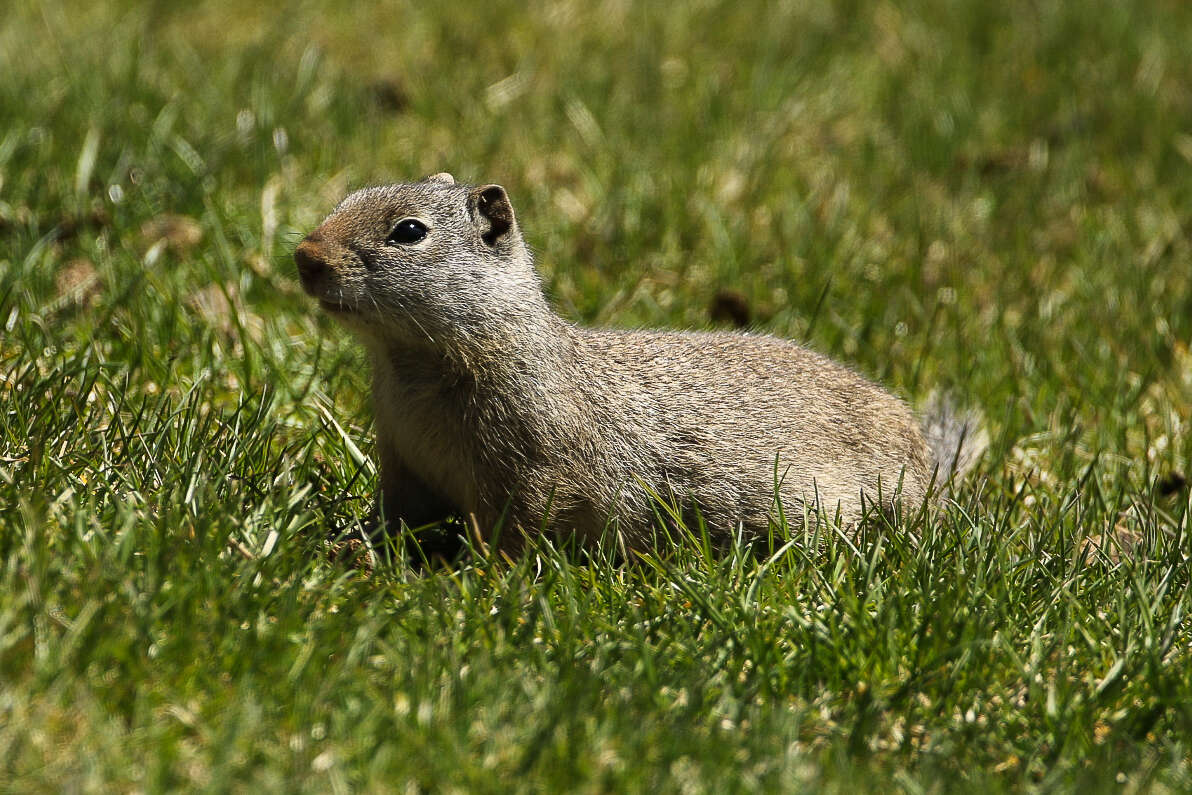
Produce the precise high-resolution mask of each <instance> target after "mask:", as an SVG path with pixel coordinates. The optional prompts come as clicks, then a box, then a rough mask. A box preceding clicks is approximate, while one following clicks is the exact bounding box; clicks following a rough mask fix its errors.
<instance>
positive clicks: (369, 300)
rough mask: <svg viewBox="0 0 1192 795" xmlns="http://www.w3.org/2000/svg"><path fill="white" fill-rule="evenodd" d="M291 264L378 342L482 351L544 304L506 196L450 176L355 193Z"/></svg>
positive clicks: (321, 297)
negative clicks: (489, 338)
mask: <svg viewBox="0 0 1192 795" xmlns="http://www.w3.org/2000/svg"><path fill="white" fill-rule="evenodd" d="M294 261H295V263H296V264H297V266H298V275H299V277H300V278H301V280H302V286H303V288H304V289H305V290H306V292H307V293H308V294H310V295H311V296H312V297H314V298H317V299H318V301H319V305H320V306H321V307H322V308H323V309H324V311H326V312H328V313H330V314H331V315H332V316H333V317H335V318H336V320H338V321H340V322H341V323H343V324H344V325H345V326H347V327H348V328H350V329H351V330H352V331H354V332H356V333H357V334H359V335H360V336H361V337H362V338H364V341H365V342H376V343H379V344H381V345H387V344H398V345H403V346H407V347H411V346H432V347H439V348H444V349H448V350H449V349H451V348H453V347H454V348H458V347H460V346H465V347H475V346H476V345H479V346H481V347H483V345H484V343H485V338H486V337H487V336H491V335H494V334H498V335H499V334H502V333H504V332H506V331H507V330H508V329H509V328H515V327H516V326H517V325H518V323H519V322H521V323H523V324H524V321H525V316H526V313H530V312H539V311H542V310H544V309H545V307H546V304H545V299H544V298H543V296H542V289H541V286H540V285H539V282H538V277H537V275H536V274H535V272H534V267H533V263H532V260H531V257H530V253H529V249H528V248H527V247H526V244H525V241H524V240H523V238H522V235H521V231H520V230H519V229H518V225H517V220H516V219H515V217H514V214H513V205H512V204H511V203H510V201H509V196H508V195H507V194H506V192H505V189H504V188H502V187H501V186H500V185H482V186H472V185H460V184H456V182H455V180H454V179H453V178H452V176H451V175H450V174H435V175H433V176H430V177H427V178H426V179H424V180H422V181H421V182H415V183H408V184H400V185H388V186H385V187H376V188H364V189H363V190H358V191H356V192H355V193H353V194H351V195H350V196H348V197H347V198H346V199H344V200H343V201H342V202H340V204H339V206H338V207H336V208H335V210H334V211H332V213H331V215H329V216H328V217H327V219H326V220H325V221H323V223H322V224H321V225H320V226H319V228H318V229H316V230H314V231H313V232H311V233H310V234H309V235H307V236H306V238H305V239H304V240H303V241H302V242H301V243H300V244H299V245H298V248H297V249H296V250H295V251H294ZM547 311H549V310H547Z"/></svg>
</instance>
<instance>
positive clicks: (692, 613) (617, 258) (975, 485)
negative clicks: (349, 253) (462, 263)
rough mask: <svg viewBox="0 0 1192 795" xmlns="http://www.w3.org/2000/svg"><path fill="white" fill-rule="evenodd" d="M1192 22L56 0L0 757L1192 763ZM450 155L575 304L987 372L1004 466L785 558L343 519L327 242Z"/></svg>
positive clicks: (46, 51) (728, 778)
mask: <svg viewBox="0 0 1192 795" xmlns="http://www.w3.org/2000/svg"><path fill="white" fill-rule="evenodd" d="M1190 32H1192V9H1190V8H1186V7H1185V6H1184V5H1182V4H1178V3H1166V2H1161V1H1160V0H1154V1H1153V2H1125V3H1108V2H1094V1H1092V0H1086V2H1080V3H1051V2H1045V3H1025V2H1012V3H1010V4H1003V5H1002V6H995V5H992V4H986V3H978V2H966V3H953V2H933V1H932V0H915V2H910V3H903V4H898V5H894V4H890V3H859V2H858V3H843V4H823V3H799V2H790V3H777V2H776V3H760V2H758V3H733V4H729V3H675V4H668V5H667V6H666V8H665V10H663V8H662V7H661V6H658V5H654V4H644V3H641V4H635V3H630V2H617V1H616V0H612V1H610V2H604V3H596V4H581V3H574V2H555V3H533V4H530V5H528V6H527V5H525V4H512V3H496V4H493V3H486V4H473V3H455V2H446V3H439V4H434V5H424V4H403V3H396V2H395V3H386V4H384V5H382V6H380V7H377V8H373V9H368V10H367V11H365V10H362V9H353V10H351V11H350V12H349V11H348V10H345V9H337V8H335V7H333V6H331V5H328V4H324V3H320V2H314V1H313V0H312V2H292V3H288V4H283V5H282V6H268V7H266V6H259V5H252V4H244V3H241V2H238V1H229V2H226V3H205V4H200V5H199V6H197V7H191V6H190V5H186V6H183V5H181V4H179V5H178V6H177V7H173V6H172V5H171V4H169V3H156V4H143V5H142V4H136V3H132V2H121V3H108V4H83V3H75V2H58V1H51V2H39V3H32V2H19V3H18V4H17V5H16V7H15V8H13V9H10V10H8V11H6V16H5V20H4V21H3V22H2V23H0V74H3V76H4V79H3V80H0V329H2V330H0V409H2V411H0V784H2V785H3V788H5V789H14V790H18V791H23V790H24V791H29V790H38V791H41V790H45V789H92V790H113V789H114V790H124V789H140V790H163V789H171V788H193V787H207V788H211V789H249V788H262V787H264V788H267V789H273V790H291V789H305V790H311V791H326V790H328V789H332V790H341V791H347V790H390V789H395V790H398V789H401V790H404V789H407V788H409V787H410V785H412V786H414V787H417V788H421V789H434V790H439V789H446V790H451V789H455V790H457V791H473V790H478V791H494V790H495V791H506V790H509V789H515V790H516V789H524V790H533V791H555V790H561V789H581V790H587V791H609V790H622V789H627V790H632V791H641V790H646V789H662V790H665V791H671V790H684V791H687V790H690V791H700V790H714V791H723V790H757V789H765V790H798V789H803V788H824V789H829V790H839V791H854V790H857V789H877V788H882V789H886V788H888V787H890V786H891V785H893V786H896V787H899V788H902V789H907V790H919V789H926V790H952V789H959V790H970V789H974V788H979V789H1010V790H1018V789H1024V788H1028V789H1029V788H1036V787H1037V788H1044V789H1047V788H1054V787H1062V788H1076V787H1081V788H1091V789H1096V790H1102V789H1115V788H1118V787H1121V786H1123V784H1124V785H1125V786H1127V787H1135V788H1141V789H1145V788H1147V787H1159V788H1161V789H1169V790H1176V791H1182V790H1186V789H1189V788H1192V770H1190V767H1189V746H1188V741H1187V737H1188V736H1189V734H1190V732H1192V677H1190V676H1189V674H1188V670H1189V649H1190V647H1192V632H1190V627H1189V624H1188V619H1187V616H1186V613H1187V609H1188V606H1189V597H1188V582H1189V577H1188V573H1189V572H1188V556H1189V553H1190V552H1192V549H1190V546H1189V539H1188V534H1187V522H1188V507H1189V495H1188V489H1187V487H1186V485H1185V483H1184V480H1183V476H1184V475H1185V474H1187V473H1188V467H1189V460H1188V459H1189V454H1190V451H1189V443H1188V441H1187V440H1188V438H1189V437H1188V422H1189V420H1190V418H1192V354H1189V350H1188V340H1189V339H1190V338H1192V285H1190V280H1192V268H1189V262H1190V261H1192V246H1190V237H1189V229H1190V228H1192V221H1190V215H1189V213H1190V212H1192V210H1190V209H1189V208H1192V99H1190V98H1189V97H1190V96H1192V95H1189V93H1188V92H1187V80H1186V76H1187V75H1188V74H1192V48H1189V47H1188V46H1187V43H1188V41H1189V40H1190V39H1189V34H1190ZM443 170H448V171H451V172H453V173H454V174H455V175H456V177H457V178H459V179H461V180H467V181H477V182H479V181H485V182H489V181H493V182H500V183H502V184H504V185H505V186H506V187H507V189H508V190H509V192H510V195H511V196H512V199H513V201H514V205H515V207H516V209H517V212H518V214H519V218H520V220H521V223H522V226H523V227H524V229H525V230H526V233H527V235H528V238H529V240H530V242H531V243H532V245H533V247H534V249H535V251H536V254H537V259H538V263H539V267H540V269H541V271H542V273H543V275H544V277H545V280H546V283H547V286H548V289H549V291H550V294H551V298H552V301H553V303H554V305H555V306H556V307H557V308H558V309H559V311H560V312H561V313H562V314H564V315H565V316H566V317H568V318H569V319H571V320H574V321H577V322H585V323H599V324H607V325H617V326H642V325H647V326H674V327H684V328H691V327H706V326H709V325H711V324H712V323H713V319H712V318H713V315H714V314H715V313H713V312H712V311H711V308H712V305H713V304H714V303H715V301H716V297H717V296H718V295H723V294H726V293H731V294H732V298H731V301H732V302H733V303H734V305H738V306H739V307H742V308H744V309H745V310H746V311H747V312H748V314H749V316H750V322H751V323H752V325H753V327H754V328H756V329H759V330H764V331H767V332H772V333H776V334H780V335H783V336H787V337H791V338H795V339H800V340H805V341H806V342H807V343H808V344H810V345H811V346H813V347H815V348H816V349H818V350H821V351H824V352H826V353H829V354H831V355H833V356H836V357H838V358H841V359H843V360H845V361H847V362H849V363H850V364H852V365H854V366H856V367H857V368H858V369H860V370H861V371H863V372H865V373H867V374H869V375H871V376H873V377H875V378H878V379H880V380H882V381H883V382H884V383H886V384H888V385H889V386H890V387H891V388H893V389H895V390H896V391H898V392H899V393H900V394H902V395H903V396H905V397H906V398H908V399H909V400H910V401H912V402H917V401H921V400H923V399H924V398H925V397H926V396H927V395H928V394H929V393H930V392H931V391H932V390H933V389H937V388H943V389H947V390H950V391H951V393H952V394H954V395H959V396H960V397H961V399H962V400H963V401H964V402H966V403H968V404H971V405H972V406H974V407H976V408H979V409H980V410H981V411H982V412H983V413H984V414H985V416H986V417H987V419H988V424H989V429H990V431H991V436H992V439H993V445H992V448H991V451H990V454H989V456H988V457H987V459H986V461H985V462H984V464H983V466H982V468H981V471H980V472H979V477H977V478H974V479H973V480H972V481H971V482H970V483H968V484H967V485H965V486H964V487H963V488H962V489H961V490H960V492H959V493H958V494H957V495H956V496H957V499H956V502H955V504H948V505H945V506H943V507H941V508H939V509H937V510H933V511H931V512H929V513H928V515H927V516H926V517H923V518H922V519H921V520H918V521H913V522H908V523H905V524H899V525H894V526H891V525H888V524H884V523H875V524H874V525H872V526H870V527H869V528H868V529H867V530H866V532H865V533H864V534H863V535H862V536H861V537H860V538H857V539H846V538H841V537H839V536H835V535H821V536H816V537H803V536H800V535H797V536H796V537H795V538H794V539H788V538H786V537H785V536H782V535H781V534H780V536H779V537H777V538H776V539H775V543H774V545H773V550H772V552H773V554H769V555H767V554H762V555H760V556H757V555H752V554H744V553H740V554H736V553H734V554H729V555H710V554H705V553H704V552H702V551H701V549H700V545H699V544H698V543H697V541H696V540H695V539H692V541H691V543H688V544H684V545H681V546H680V547H679V548H677V549H675V550H672V551H670V552H668V553H665V554H659V555H656V556H651V557H647V558H645V559H642V560H639V561H636V562H634V563H632V564H629V565H615V564H614V563H612V562H610V561H607V560H604V559H601V558H599V557H597V558H596V559H585V558H582V557H579V556H577V555H575V554H564V553H561V552H558V551H555V550H553V549H551V548H549V546H547V545H544V546H543V547H542V548H541V549H539V550H537V551H536V554H533V555H529V556H527V557H526V558H525V559H523V560H520V561H516V562H513V563H507V562H503V561H499V560H491V559H489V558H488V557H486V556H485V554H484V553H483V551H477V552H476V554H474V555H473V556H471V557H469V558H468V559H467V560H466V562H465V563H463V564H461V565H460V566H459V567H457V568H456V569H451V570H444V571H435V572H431V573H428V574H419V573H416V572H414V571H412V570H409V569H407V568H404V567H398V566H388V565H381V566H377V567H373V568H370V567H369V566H367V565H363V564H364V563H365V561H364V560H363V558H360V559H356V560H353V559H351V558H350V556H348V559H345V558H344V556H343V555H342V554H340V555H339V556H338V557H337V555H336V554H333V552H332V551H331V550H330V548H329V547H328V546H327V545H326V544H325V539H326V538H327V536H328V534H329V533H331V532H333V531H334V530H336V529H342V528H349V529H350V528H352V527H353V526H355V523H356V522H358V521H359V520H360V519H361V518H363V517H364V516H365V515H366V514H367V512H368V509H369V504H370V502H371V497H372V493H373V490H374V488H375V472H374V470H373V468H372V464H371V463H370V461H369V459H368V458H367V456H369V455H371V452H372V441H371V431H370V415H369V409H368V404H367V387H368V384H367V373H366V369H365V368H364V366H363V364H364V361H363V357H362V356H361V354H360V353H359V351H358V350H357V349H356V347H355V345H354V343H353V342H352V340H351V339H350V338H348V337H347V335H346V334H345V333H344V332H342V331H341V330H340V329H338V328H337V327H335V326H334V325H333V324H332V323H330V322H329V321H328V320H326V319H325V318H322V317H320V316H319V315H318V314H317V313H316V312H315V311H313V308H312V307H311V306H310V304H309V302H308V300H307V299H306V298H305V297H304V296H303V295H302V293H301V290H300V289H299V287H298V285H297V282H296V280H295V278H294V274H293V272H292V270H291V264H290V261H289V253H290V251H291V250H292V247H293V245H294V243H295V242H296V241H297V240H298V239H299V238H300V237H301V235H303V234H305V232H306V231H308V230H309V229H310V228H312V227H313V226H314V225H315V224H316V223H317V222H318V221H319V219H321V218H322V216H323V215H324V214H325V213H326V212H327V211H328V210H329V209H330V208H331V207H332V206H334V204H335V202H336V201H338V199H339V198H341V197H342V196H343V194H344V193H345V192H346V191H347V190H349V189H350V188H352V187H356V186H359V185H363V184H369V183H376V182H385V181H392V180H405V179H416V178H419V177H421V176H423V175H425V174H429V173H433V172H437V171H443ZM358 451H363V453H364V455H365V457H363V458H362V457H361V456H359V455H358ZM788 540H790V541H793V543H786V542H787V541H788Z"/></svg>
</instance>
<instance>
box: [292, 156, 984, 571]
mask: <svg viewBox="0 0 1192 795" xmlns="http://www.w3.org/2000/svg"><path fill="white" fill-rule="evenodd" d="M405 219H416V220H417V221H419V222H420V223H421V224H423V225H424V226H425V228H426V230H427V233H426V235H425V237H424V238H423V239H421V240H419V241H417V242H412V243H411V242H406V243H402V242H393V241H390V240H389V239H388V238H389V236H390V234H391V231H392V230H393V229H394V227H395V225H396V224H398V222H400V221H403V220H405ZM295 259H296V261H297V262H298V265H299V272H300V275H301V276H302V280H303V284H304V286H305V288H306V290H307V291H308V292H309V293H310V294H311V295H313V296H315V297H316V298H319V299H320V303H321V304H322V306H323V307H324V309H325V310H327V311H329V312H330V313H331V314H333V316H334V317H336V319H337V320H339V321H341V322H342V323H343V325H345V326H347V327H348V328H349V329H351V330H352V331H353V332H355V333H356V334H357V335H358V336H359V338H360V339H361V340H362V341H363V343H364V345H365V346H366V348H367V349H368V351H369V354H370V355H371V359H372V366H373V401H374V405H375V410H376V424H377V434H378V439H377V450H378V454H379V457H380V465H381V500H380V507H381V509H382V511H383V514H384V515H385V517H387V519H388V520H389V521H394V520H396V519H401V520H403V521H405V522H406V523H407V524H409V525H411V526H418V525H420V524H425V523H429V522H433V521H436V520H440V519H443V518H445V517H446V516H448V515H451V514H457V515H464V516H467V515H471V516H472V517H474V520H475V522H476V525H477V526H478V527H479V528H482V529H484V530H489V529H491V528H493V527H495V526H497V525H498V524H499V523H503V525H504V528H505V530H504V532H503V536H502V546H505V547H506V548H508V549H516V548H517V546H518V543H519V540H520V538H521V536H520V533H521V532H522V531H528V532H533V531H535V530H536V529H537V528H539V527H542V526H545V527H549V528H551V529H552V531H553V532H559V533H566V534H568V535H570V534H572V533H574V534H575V535H576V536H578V538H579V539H580V540H581V541H582V542H584V543H588V544H592V543H595V542H596V541H597V540H598V539H599V538H601V537H602V535H603V534H604V533H605V532H607V531H608V530H612V531H613V532H615V533H616V536H615V538H616V539H617V540H618V541H619V542H620V544H621V545H622V546H623V547H625V548H628V549H643V548H649V547H650V546H651V545H653V544H654V543H655V542H654V528H655V527H656V519H655V516H656V513H655V510H656V506H655V503H654V497H655V496H661V497H663V498H665V499H667V500H668V501H672V502H673V503H674V504H675V505H676V506H678V507H679V508H680V509H681V510H683V511H684V514H685V516H687V517H688V518H691V517H694V515H695V513H694V511H695V510H698V512H699V514H700V515H702V517H703V519H704V521H705V522H706V524H707V527H708V530H709V532H710V533H711V535H712V537H713V540H715V541H718V542H724V541H726V540H727V539H728V538H730V537H731V535H732V534H733V533H735V532H737V531H738V530H739V529H740V528H744V530H745V533H746V535H747V536H756V535H758V534H760V533H764V532H765V531H766V529H767V527H768V524H769V522H770V520H771V517H774V516H775V515H776V512H775V493H776V490H777V493H778V494H779V495H780V496H781V499H782V505H783V509H784V512H785V514H786V516H787V517H788V519H793V520H794V521H795V522H796V523H797V522H798V521H801V519H802V517H803V516H804V510H805V508H806V509H807V510H809V511H812V512H814V511H815V510H816V508H817V507H818V508H820V509H822V510H823V511H824V512H825V513H827V514H828V515H835V514H836V513H837V511H839V515H840V517H841V519H842V521H843V523H845V524H846V525H847V524H852V523H854V522H855V521H856V520H857V519H858V518H859V516H860V515H861V513H862V511H863V509H864V507H865V504H866V503H868V502H875V503H879V504H881V505H882V506H883V507H884V508H891V507H893V505H894V503H895V502H896V501H897V500H898V499H901V500H902V502H903V503H905V504H907V505H910V506H914V507H917V506H918V504H920V503H921V501H922V500H923V499H924V497H925V495H926V494H927V492H928V489H929V484H930V483H931V481H932V478H933V475H934V471H935V468H936V463H937V461H938V462H939V463H940V465H941V469H942V471H944V472H946V473H948V474H949V475H951V474H952V472H951V469H952V467H953V465H954V464H959V465H960V466H959V467H958V469H961V470H962V469H964V468H965V467H967V466H969V465H971V464H972V462H973V460H974V457H975V455H977V454H979V453H980V445H981V444H982V442H981V441H979V439H980V438H983V437H980V434H979V433H975V432H974V433H970V434H969V436H968V437H967V438H968V442H967V443H966V444H965V445H961V444H959V438H960V437H957V436H956V432H955V431H954V429H953V425H954V423H950V422H949V421H948V420H947V419H946V418H943V417H941V418H937V419H935V420H933V421H932V422H931V423H929V424H928V426H927V427H929V428H931V429H933V430H932V432H931V433H930V434H929V435H928V437H927V438H925V436H924V432H923V430H922V428H921V427H920V424H919V422H918V421H917V420H916V418H915V417H914V416H913V414H912V413H911V411H910V410H909V409H908V408H907V407H906V406H905V405H904V404H903V403H902V402H901V401H899V400H898V399H897V398H895V397H893V396H892V395H890V394H889V393H888V392H886V391H885V390H883V389H882V388H880V387H878V386H876V385H875V384H873V383H871V382H869V381H868V380H866V379H865V378H862V377H861V376H859V375H857V374H856V373H854V372H852V371H851V370H849V369H848V368H846V367H843V366H841V365H840V364H837V363H835V362H833V361H831V360H830V359H827V358H826V357H824V356H821V355H819V354H817V353H814V352H812V351H809V350H806V349H805V348H802V347H799V346H798V345H796V344H794V343H792V342H788V341H786V340H782V339H777V338H775V337H770V336H764V335H754V334H725V333H695V332H666V331H613V330H605V329H589V328H581V327H578V326H574V325H572V324H570V323H567V322H566V321H564V320H563V319H562V318H560V317H559V316H558V315H556V314H555V313H554V312H553V311H552V310H551V308H550V307H549V306H548V304H547V301H546V298H545V297H544V295H543V292H542V288H541V285H540V283H539V280H538V276H537V274H536V273H535V271H534V267H533V263H532V260H531V256H530V252H529V250H528V249H527V247H526V244H525V242H524V240H523V238H522V235H521V232H520V230H519V229H518V226H517V222H516V220H515V219H514V216H513V210H512V206H511V205H510V202H509V199H508V197H507V195H506V193H505V191H504V189H502V188H500V187H499V186H496V185H488V186H482V187H473V186H468V185H457V184H455V182H454V180H452V179H451V177H450V175H446V174H441V175H435V176H434V177H429V178H427V179H426V180H424V181H422V182H419V183H415V184H407V185H391V186H388V187H380V188H368V189H365V190H361V191H357V192H356V193H353V194H352V195H351V196H349V197H348V198H347V199H345V200H344V201H343V202H342V203H341V204H340V205H339V207H337V208H336V209H335V211H334V212H332V213H331V215H330V216H329V217H328V218H327V220H326V221H324V223H323V224H322V225H321V226H320V227H319V228H318V229H316V230H315V231H314V232H312V233H311V234H310V235H309V236H308V237H307V238H306V240H304V241H303V242H302V243H301V244H300V245H299V247H298V250H297V251H296V252H295ZM929 442H934V443H937V444H938V445H940V446H939V447H937V448H936V449H935V450H934V451H933V450H932V449H931V448H930V447H929ZM949 445H951V446H949ZM544 517H545V520H544Z"/></svg>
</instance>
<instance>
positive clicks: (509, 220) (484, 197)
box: [468, 185, 514, 246]
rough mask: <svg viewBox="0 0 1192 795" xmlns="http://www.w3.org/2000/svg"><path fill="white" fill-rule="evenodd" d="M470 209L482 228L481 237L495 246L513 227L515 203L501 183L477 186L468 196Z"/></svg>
mask: <svg viewBox="0 0 1192 795" xmlns="http://www.w3.org/2000/svg"><path fill="white" fill-rule="evenodd" d="M468 209H470V210H471V211H472V221H473V222H474V223H475V224H476V226H477V228H479V229H480V239H481V240H483V241H484V242H485V243H487V244H488V245H490V246H495V245H496V244H497V243H498V242H499V241H500V240H501V238H502V237H503V236H504V235H506V234H507V233H508V232H509V231H510V230H511V229H513V225H514V220H513V205H512V204H510V203H509V194H507V193H505V189H504V188H502V187H501V186H500V185H485V186H483V187H480V188H476V190H474V191H472V194H471V195H470V196H469V197H468Z"/></svg>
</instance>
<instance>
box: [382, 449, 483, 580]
mask: <svg viewBox="0 0 1192 795" xmlns="http://www.w3.org/2000/svg"><path fill="white" fill-rule="evenodd" d="M379 452H380V463H381V484H380V485H381V490H380V494H379V495H378V496H377V504H376V513H375V516H374V523H373V528H372V530H373V532H372V535H373V538H374V540H375V541H378V542H383V540H384V539H385V538H386V537H388V538H395V537H396V536H397V535H398V534H399V533H400V532H401V525H402V523H403V522H404V523H405V524H406V526H407V527H411V528H415V527H422V526H423V525H429V524H442V523H444V522H446V521H447V520H448V519H449V518H451V517H452V516H455V515H457V514H458V513H459V512H458V511H457V510H456V508H455V506H453V505H452V504H451V503H450V502H448V501H447V500H445V499H443V498H442V497H440V496H439V495H438V494H436V493H435V492H434V491H433V490H431V489H430V487H428V486H427V485H426V484H425V483H424V482H422V480H421V479H420V478H419V477H418V476H417V475H415V474H414V473H413V472H412V471H410V469H409V467H407V466H406V465H405V464H404V463H403V462H402V461H401V460H400V459H399V458H398V457H397V455H395V454H394V453H393V451H391V450H386V449H384V448H383V447H382V448H381V449H380V451H379ZM418 542H419V546H420V547H421V549H422V552H421V554H419V553H418V552H417V551H416V550H411V553H412V554H411V555H410V557H412V558H414V559H417V558H420V557H422V556H425V557H426V558H427V559H430V558H431V557H436V556H437V557H443V558H448V559H450V558H453V557H455V556H456V554H457V553H458V552H459V549H460V547H461V542H460V541H459V539H458V538H457V537H455V535H454V534H452V533H451V532H450V531H447V530H441V531H436V532H432V533H423V534H420V535H419V538H418Z"/></svg>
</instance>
